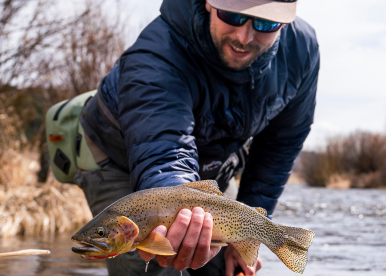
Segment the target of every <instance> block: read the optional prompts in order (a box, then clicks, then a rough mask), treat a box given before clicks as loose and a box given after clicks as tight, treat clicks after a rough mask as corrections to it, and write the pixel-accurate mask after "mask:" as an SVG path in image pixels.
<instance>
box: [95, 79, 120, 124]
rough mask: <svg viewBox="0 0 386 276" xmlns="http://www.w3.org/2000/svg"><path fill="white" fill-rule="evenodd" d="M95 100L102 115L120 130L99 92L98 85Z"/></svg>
mask: <svg viewBox="0 0 386 276" xmlns="http://www.w3.org/2000/svg"><path fill="white" fill-rule="evenodd" d="M95 100H96V103H97V106H98V109H99V111H100V112H101V114H102V115H103V117H104V118H105V119H106V120H107V121H108V122H109V123H110V124H111V125H112V126H115V127H116V128H117V129H119V130H121V126H120V124H119V122H118V120H117V119H115V117H114V115H113V114H112V113H111V111H110V109H109V108H108V106H107V104H106V102H105V99H104V98H103V96H102V94H101V92H100V86H99V88H98V92H97V93H96V95H95Z"/></svg>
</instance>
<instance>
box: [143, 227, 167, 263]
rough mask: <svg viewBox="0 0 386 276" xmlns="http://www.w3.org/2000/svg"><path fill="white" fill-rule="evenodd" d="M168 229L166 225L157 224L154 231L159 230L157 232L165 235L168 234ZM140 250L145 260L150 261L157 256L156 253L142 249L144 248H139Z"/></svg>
mask: <svg viewBox="0 0 386 276" xmlns="http://www.w3.org/2000/svg"><path fill="white" fill-rule="evenodd" d="M167 231H168V230H167V229H166V227H165V226H163V225H159V226H157V227H156V228H155V229H154V230H153V232H157V233H160V234H161V235H163V236H166V233H167ZM138 252H139V256H140V257H141V258H142V259H144V260H145V262H149V261H150V260H151V259H153V258H154V257H155V255H154V254H151V253H148V252H145V251H142V250H138Z"/></svg>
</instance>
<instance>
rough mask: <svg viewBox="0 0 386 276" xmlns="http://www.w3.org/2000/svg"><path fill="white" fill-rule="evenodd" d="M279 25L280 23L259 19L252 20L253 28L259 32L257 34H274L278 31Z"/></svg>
mask: <svg viewBox="0 0 386 276" xmlns="http://www.w3.org/2000/svg"><path fill="white" fill-rule="evenodd" d="M281 25H282V24H281V23H276V22H272V21H267V20H264V19H260V18H255V19H254V20H253V27H254V28H255V30H256V31H259V32H266V33H270V32H276V31H277V30H278V29H280V27H281Z"/></svg>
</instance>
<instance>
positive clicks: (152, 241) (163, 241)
mask: <svg viewBox="0 0 386 276" xmlns="http://www.w3.org/2000/svg"><path fill="white" fill-rule="evenodd" d="M134 247H136V248H137V249H140V250H142V251H145V252H148V253H151V254H155V255H163V256H171V255H175V254H177V253H176V252H174V250H173V247H172V245H171V244H170V241H169V240H168V239H167V238H165V237H164V236H162V235H161V234H160V233H157V232H151V233H150V235H149V236H148V237H147V238H146V239H145V240H143V241H142V242H140V243H138V244H136V245H134Z"/></svg>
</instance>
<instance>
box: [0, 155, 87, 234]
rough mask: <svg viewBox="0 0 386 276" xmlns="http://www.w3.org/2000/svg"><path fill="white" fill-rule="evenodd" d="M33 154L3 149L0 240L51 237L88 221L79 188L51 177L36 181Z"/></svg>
mask: <svg viewBox="0 0 386 276" xmlns="http://www.w3.org/2000/svg"><path fill="white" fill-rule="evenodd" d="M37 158H38V154H36V153H25V154H20V153H18V152H17V151H14V150H7V151H5V152H4V153H3V155H2V157H1V158H0V214H4V215H5V217H4V218H3V219H2V220H1V221H0V237H10V236H15V235H20V234H22V235H34V234H54V233H56V232H64V231H67V230H72V229H74V227H76V226H77V225H81V224H84V223H86V222H87V221H88V220H90V219H91V218H92V215H91V212H90V210H89V207H88V205H87V202H86V200H85V198H84V195H83V192H82V190H81V189H80V188H78V187H77V186H74V185H69V184H61V183H59V182H57V181H56V180H55V179H54V178H53V177H52V175H51V176H50V177H49V180H48V181H47V183H45V184H41V183H38V182H37V176H36V172H37V170H38V169H39V165H38V163H37V162H36V161H35V160H37Z"/></svg>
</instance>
